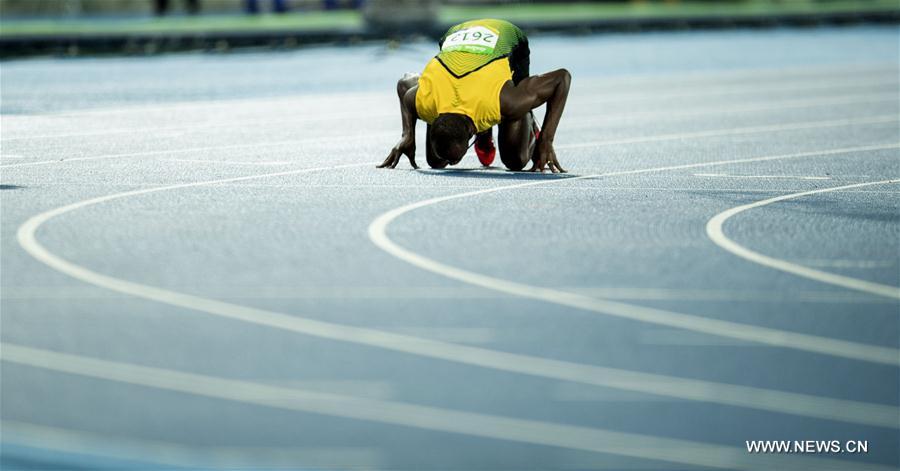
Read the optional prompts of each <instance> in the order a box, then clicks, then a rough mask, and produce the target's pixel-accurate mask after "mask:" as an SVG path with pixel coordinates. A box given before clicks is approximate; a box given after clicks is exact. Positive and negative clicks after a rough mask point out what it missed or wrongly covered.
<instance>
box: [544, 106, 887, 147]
mask: <svg viewBox="0 0 900 471" xmlns="http://www.w3.org/2000/svg"><path fill="white" fill-rule="evenodd" d="M896 121H900V116H898V115H896V114H889V115H880V116H872V117H869V118H852V119H832V120H826V121H807V122H802V123H782V124H771V125H766V126H747V127H741V128H727V129H711V130H708V131H696V132H684V133H672V134H658V135H655V136H641V137H629V138H625V139H610V140H605V141H590V142H582V143H579V144H564V145H558V146H555V148H556V149H557V150H559V149H580V148H583V147H599V146H611V145H622V144H635V143H643V142H659V141H672V140H679V139H700V138H705V137H720V136H733V135H739V134H757V133H766V132H781V131H796V130H802V129H819V128H831V127H841V126H855V125H859V124H879V123H892V122H896Z"/></svg>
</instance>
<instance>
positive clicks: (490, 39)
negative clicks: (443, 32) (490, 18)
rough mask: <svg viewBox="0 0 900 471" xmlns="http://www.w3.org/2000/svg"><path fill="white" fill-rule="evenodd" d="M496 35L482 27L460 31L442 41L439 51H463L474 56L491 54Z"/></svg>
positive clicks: (495, 42)
mask: <svg viewBox="0 0 900 471" xmlns="http://www.w3.org/2000/svg"><path fill="white" fill-rule="evenodd" d="M498 39H500V38H499V36H498V35H497V33H495V32H493V31H491V30H489V29H487V28H485V27H484V26H474V27H472V28H466V29H461V30H459V31H457V32H455V33H453V34H451V35H449V36H447V38H446V39H444V44H443V45H442V46H441V51H444V52H451V51H463V52H471V53H474V54H493V53H494V47H495V46H496V45H497V40H498Z"/></svg>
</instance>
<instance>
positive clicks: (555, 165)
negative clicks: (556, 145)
mask: <svg viewBox="0 0 900 471" xmlns="http://www.w3.org/2000/svg"><path fill="white" fill-rule="evenodd" d="M531 162H532V165H531V168H530V169H529V170H528V171H529V172H543V171H544V167H548V168H549V169H550V171H551V172H553V173H566V170H565V169H564V168H562V166H560V165H559V161H558V160H556V151H555V150H553V144H552V143H550V142H548V141H545V140H543V139H540V138H538V141H537V143H536V144H535V145H534V150H533V151H532V153H531Z"/></svg>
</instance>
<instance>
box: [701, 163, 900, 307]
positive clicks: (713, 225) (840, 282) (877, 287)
mask: <svg viewBox="0 0 900 471" xmlns="http://www.w3.org/2000/svg"><path fill="white" fill-rule="evenodd" d="M892 183H900V179H895V180H881V181H877V182H866V183H856V184H853V185H843V186H833V187H829V188H822V189H819V190H812V191H801V192H799V193H791V194H787V195H781V196H776V197H774V198H769V199H765V200H761V201H757V202H755V203H750V204H745V205H742V206H737V207H734V208H731V209H728V210H726V211H722V212H721V213H719V214H716V215H715V216H713V217H712V219H710V220H709V221H708V222H707V223H706V235H707V236H709V239H710V240H712V241H713V243H715V244H716V245H718V246H719V247H722V248H723V249H725V250H727V251H728V252H731V253H733V254H734V255H737V256H738V257H741V258H743V259H745V260H749V261H751V262H753V263H757V264H760V265H763V266H766V267H769V268H774V269H776V270H780V271H783V272H786V273H790V274H793V275H797V276H800V277H803V278H808V279H810V280H815V281H819V282H822V283H827V284H830V285H835V286H840V287H843V288H848V289H853V290H856V291H863V292H866V293H870V294H875V295H878V296H884V297H888V298H894V299H900V287H897V286H891V285H885V284H881V283H875V282H872V281H866V280H860V279H858V278H852V277H849V276H844V275H837V274H834V273H829V272H825V271H821V270H816V269H814V268H809V267H805V266H803V265H798V264H796V263H791V262H788V261H786V260H781V259H778V258H775V257H770V256H768V255H763V254H761V253H759V252H755V251H753V250H750V249H748V248H746V247H744V246H743V245H740V244H738V243H737V242H735V241H733V240H731V239H729V238H728V236H726V235H725V232H724V231H723V230H722V226H723V225H724V224H725V221H727V220H728V219H730V218H731V217H732V216H735V215H737V214H740V213H742V212H744V211H747V210H750V209H753V208H759V207H762V206H766V205H770V204H772V203H777V202H779V201H786V200H791V199H795V198H800V197H803V196H809V195H817V194H819V193H828V192H831V191H840V190H849V189H853V188H861V187H865V186H873V185H888V184H892Z"/></svg>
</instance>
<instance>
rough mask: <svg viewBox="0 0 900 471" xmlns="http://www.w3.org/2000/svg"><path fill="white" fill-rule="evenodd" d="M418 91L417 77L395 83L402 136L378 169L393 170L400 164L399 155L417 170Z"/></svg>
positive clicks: (408, 75)
mask: <svg viewBox="0 0 900 471" xmlns="http://www.w3.org/2000/svg"><path fill="white" fill-rule="evenodd" d="M418 89H419V76H418V75H415V74H406V75H404V76H403V78H401V79H400V80H399V81H398V82H397V97H398V98H399V99H400V116H401V118H402V120H403V136H402V137H401V138H400V142H398V143H397V145H396V146H394V148H393V149H391V153H390V154H388V156H387V158H386V159H384V162H382V163H381V165H379V166H378V168H395V167H396V166H397V164H398V163H399V162H400V156H401V155H406V156H407V157H409V163H410V165H412V167H413V168H419V166H418V165H416V120H418V119H419V115H418V113H417V112H416V91H417V90H418Z"/></svg>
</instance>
